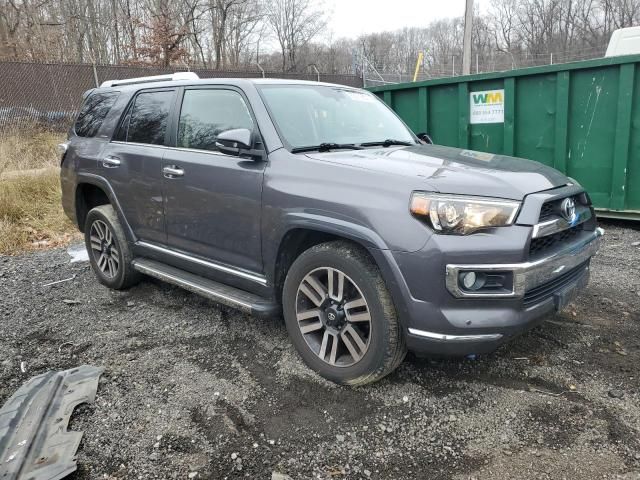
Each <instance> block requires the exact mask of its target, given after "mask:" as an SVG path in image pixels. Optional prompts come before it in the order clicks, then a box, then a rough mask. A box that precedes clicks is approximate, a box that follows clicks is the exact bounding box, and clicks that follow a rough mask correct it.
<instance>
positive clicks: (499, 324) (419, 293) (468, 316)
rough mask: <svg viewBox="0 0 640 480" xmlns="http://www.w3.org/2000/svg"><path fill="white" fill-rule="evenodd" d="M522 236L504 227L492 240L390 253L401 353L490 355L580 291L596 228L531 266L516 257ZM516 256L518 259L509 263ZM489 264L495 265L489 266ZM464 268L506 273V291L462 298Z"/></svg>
mask: <svg viewBox="0 0 640 480" xmlns="http://www.w3.org/2000/svg"><path fill="white" fill-rule="evenodd" d="M530 234H531V230H530V228H526V227H510V228H509V229H504V230H503V231H502V232H501V236H500V238H499V239H498V240H497V239H496V237H495V235H486V236H482V235H477V236H475V238H473V239H471V238H466V239H460V238H453V237H446V236H433V237H432V240H431V241H430V242H429V243H428V244H427V245H426V246H425V247H424V248H423V249H422V250H421V251H419V252H413V253H400V252H393V253H392V256H393V261H394V262H395V266H397V272H396V273H397V276H396V282H395V283H396V285H395V286H394V288H392V290H395V291H396V292H400V293H399V295H400V296H401V297H402V298H401V299H400V300H399V301H398V302H396V303H397V304H398V305H401V306H400V308H399V310H400V313H401V318H402V319H403V322H404V326H405V328H406V330H405V331H406V340H407V345H408V347H409V349H410V350H412V351H414V352H416V353H419V354H421V353H422V354H428V355H448V356H450V355H453V356H460V355H468V354H481V353H488V352H491V351H493V350H495V349H496V348H497V347H498V346H500V345H501V344H502V343H504V342H506V341H508V340H509V339H510V338H513V337H514V336H517V335H519V334H521V333H523V332H525V331H527V330H528V329H530V328H532V327H534V326H535V325H537V324H538V323H540V322H541V321H543V320H544V318H545V316H547V315H548V314H550V313H552V312H554V311H557V310H559V309H561V308H562V307H564V306H565V305H566V303H567V301H568V295H565V293H567V292H569V293H571V294H573V293H575V292H577V291H579V290H580V289H582V288H583V287H585V286H586V284H587V283H588V280H589V275H590V259H591V257H592V256H593V255H595V253H596V252H597V250H598V248H599V247H600V244H601V240H602V235H603V230H601V229H596V230H594V231H585V232H584V233H583V234H582V235H581V236H580V237H578V238H577V239H576V240H575V241H574V242H572V243H570V244H567V245H565V246H563V247H562V248H561V249H559V250H556V251H554V252H553V253H551V254H549V255H548V256H546V257H544V258H541V259H536V260H533V261H529V260H524V259H522V258H523V257H524V256H525V253H524V252H523V251H522V245H523V244H525V243H526V239H527V238H528V237H529V235H530ZM471 242H473V245H471V244H470V243H471ZM518 257H519V258H520V259H521V260H520V261H514V260H517V259H518ZM495 259H500V260H503V261H501V262H496V263H491V260H495ZM469 260H470V261H469ZM474 260H475V261H474ZM476 262H478V263H476ZM480 262H484V263H480ZM464 270H489V271H491V270H496V271H505V270H509V271H512V272H513V278H514V281H513V286H512V290H511V291H509V292H506V293H500V294H494V295H493V296H492V295H486V294H483V295H482V296H479V295H474V294H471V295H467V294H466V292H462V291H461V290H460V288H459V287H458V286H457V285H456V284H457V278H458V272H460V271H464ZM444 272H446V277H445V276H444V275H443V273H444ZM443 277H445V278H444V279H443ZM438 279H443V280H440V281H438ZM451 279H455V280H456V281H455V282H453V281H452V280H451ZM440 282H442V283H440ZM395 298H396V295H395V294H394V301H395Z"/></svg>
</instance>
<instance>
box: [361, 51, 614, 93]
mask: <svg viewBox="0 0 640 480" xmlns="http://www.w3.org/2000/svg"><path fill="white" fill-rule="evenodd" d="M606 50H607V45H601V46H596V47H587V48H582V49H580V50H576V51H567V52H559V53H551V52H550V53H527V52H524V53H509V52H499V51H493V52H489V53H485V54H483V55H473V56H472V58H471V73H472V74H476V73H490V72H501V71H506V70H515V69H518V68H527V67H538V66H542V65H553V64H557V63H569V62H578V61H581V60H590V59H593V58H600V57H603V56H604V54H605V52H606ZM412 68H413V67H412ZM413 75H414V73H413V70H412V71H411V72H406V71H403V72H396V71H393V70H392V69H390V68H389V66H387V65H383V64H370V65H367V68H365V79H364V84H365V86H366V87H377V86H381V85H388V84H392V83H405V82H412V81H413ZM459 75H462V57H461V56H460V55H451V56H450V57H449V58H447V60H446V61H444V62H440V63H430V62H428V61H427V60H426V59H425V61H424V64H423V65H421V67H420V73H419V74H418V76H417V78H416V81H423V80H431V79H435V78H448V77H456V76H459Z"/></svg>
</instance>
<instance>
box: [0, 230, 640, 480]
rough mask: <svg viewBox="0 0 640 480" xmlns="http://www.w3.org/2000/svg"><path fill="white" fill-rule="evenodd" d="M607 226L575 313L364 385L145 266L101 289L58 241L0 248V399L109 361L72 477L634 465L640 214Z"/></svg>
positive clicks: (429, 472) (415, 473)
mask: <svg viewBox="0 0 640 480" xmlns="http://www.w3.org/2000/svg"><path fill="white" fill-rule="evenodd" d="M603 226H604V228H605V229H606V230H607V234H606V243H605V246H604V248H603V250H602V251H601V253H600V254H599V256H598V257H597V258H596V259H595V260H594V262H593V267H592V280H591V284H590V286H589V287H588V288H587V290H586V291H584V292H583V293H582V295H581V296H580V297H578V299H577V301H576V303H575V304H573V305H571V306H570V307H569V309H568V310H566V311H565V312H563V313H562V314H558V315H555V316H551V317H549V318H548V319H547V321H546V322H544V323H543V324H542V325H541V326H540V327H538V328H536V329H535V330H533V331H531V332H530V333H528V334H526V335H524V336H522V337H520V338H519V339H517V340H515V341H514V342H512V343H511V344H509V345H507V346H505V347H503V348H501V349H500V350H499V351H498V352H496V353H495V354H492V355H488V356H484V357H480V358H478V359H476V360H470V359H454V360H427V359H417V358H414V357H411V356H410V357H409V358H407V360H406V361H405V362H404V363H403V365H402V366H401V367H400V368H399V369H398V371H397V372H395V373H394V374H392V375H390V376H389V377H387V378H386V379H384V380H383V381H381V382H379V383H377V384H375V385H371V386H367V387H360V388H347V387H338V386H335V385H333V384H330V383H328V382H326V381H324V380H322V379H321V378H319V377H318V376H316V375H315V374H313V373H311V372H310V371H309V370H307V369H306V368H305V366H304V365H303V364H302V363H301V361H300V360H299V358H298V356H297V355H296V353H295V352H294V350H293V349H292V347H291V345H290V344H289V341H288V339H287V335H286V330H285V327H284V324H283V322H282V320H278V319H275V320H271V321H264V320H257V319H255V318H251V317H247V316H245V315H241V314H238V313H237V312H235V311H233V310H229V309H223V308H220V307H219V306H217V305H216V304H213V303H211V302H209V301H207V300H204V299H202V298H199V297H197V296H195V295H193V294H190V293H188V292H186V291H183V290H181V289H179V288H174V287H171V286H168V285H165V284H161V283H159V282H155V281H151V280H147V281H144V282H143V283H141V284H140V285H138V286H136V287H135V288H133V289H131V290H130V291H127V292H122V293H120V292H113V291H109V290H107V289H106V288H104V287H102V286H100V285H99V284H98V283H97V281H96V280H95V279H94V276H93V274H92V273H91V271H90V269H89V266H88V264H87V263H73V264H72V263H69V255H68V254H67V252H66V250H65V249H58V250H51V251H42V252H37V253H32V254H29V255H23V256H19V257H0V404H2V403H4V402H5V401H6V400H7V399H8V397H9V396H10V395H11V394H12V393H13V392H14V391H15V390H16V389H17V388H18V387H19V386H20V385H21V384H22V383H23V382H24V381H26V380H27V379H28V378H29V377H31V376H33V375H36V374H39V373H42V372H45V371H47V370H52V369H54V370H59V369H68V368H71V367H74V366H77V365H82V364H91V365H97V366H103V367H105V373H104V375H103V376H102V378H101V381H100V385H99V388H98V395H97V400H96V403H95V404H94V405H90V406H88V405H84V406H81V407H79V408H78V409H77V410H76V414H75V415H74V417H73V419H72V423H71V428H72V429H74V430H81V431H84V439H83V441H82V444H81V446H80V449H79V452H78V467H79V468H78V472H77V473H75V474H74V475H72V476H71V477H70V478H75V479H76V480H79V479H98V478H101V479H103V478H106V479H114V478H127V479H130V478H131V479H133V478H138V479H147V478H150V479H151V478H159V479H171V478H211V479H224V478H251V479H270V478H287V477H284V476H279V475H278V474H283V475H284V474H286V475H289V476H290V477H291V478H293V479H308V478H320V479H330V478H336V479H341V478H349V479H360V478H364V479H366V478H372V479H412V478H419V479H427V478H428V479H444V478H454V479H470V478H477V479H480V478H482V479H484V478H491V479H496V478H500V479H504V478H536V479H538V478H539V479H547V478H548V479H560V478H568V479H596V478H597V479H600V478H621V479H622V478H624V479H638V478H640V368H639V365H640V226H638V225H637V224H636V225H635V226H634V224H631V223H628V224H612V223H604V224H603ZM71 277H74V278H73V279H72V280H69V281H66V282H62V283H58V284H56V285H52V286H44V284H46V283H48V282H52V281H56V280H63V279H67V278H71ZM69 342H70V343H69ZM21 362H24V366H25V367H26V373H22V372H21V368H20V365H21Z"/></svg>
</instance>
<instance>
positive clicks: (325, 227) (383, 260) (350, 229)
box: [270, 214, 408, 323]
mask: <svg viewBox="0 0 640 480" xmlns="http://www.w3.org/2000/svg"><path fill="white" fill-rule="evenodd" d="M336 240H345V241H348V242H351V243H353V244H354V245H356V246H358V247H360V248H362V249H363V250H364V251H365V252H366V253H367V254H368V255H369V256H370V257H371V259H372V260H373V262H374V263H375V264H376V266H377V267H378V269H379V270H380V274H381V275H382V278H383V279H384V281H385V284H386V285H387V288H388V289H389V292H390V293H391V297H392V299H393V302H394V304H395V306H396V310H397V313H398V316H399V318H400V321H401V322H402V323H404V319H405V318H406V315H407V312H408V310H407V308H406V302H405V299H404V294H403V291H402V288H401V285H404V278H403V277H402V275H401V273H400V269H399V267H398V265H397V264H396V263H395V260H394V259H393V255H392V254H391V253H390V251H389V250H388V248H387V246H386V244H385V243H384V241H383V240H382V238H381V237H380V236H379V235H377V234H376V233H375V232H373V231H371V230H370V229H368V228H366V227H363V226H362V225H355V224H350V223H348V222H346V221H344V220H337V221H336V220H335V219H326V218H321V217H319V216H317V215H309V214H307V215H303V216H301V217H298V218H296V219H295V221H292V222H290V223H289V224H288V228H287V229H285V230H284V232H283V233H282V235H281V236H280V240H279V242H278V248H277V249H276V251H275V255H274V257H273V259H272V265H271V268H270V271H271V278H272V281H273V286H274V295H275V299H276V301H277V302H279V303H281V302H282V289H283V286H284V280H285V278H286V276H287V273H288V271H289V268H290V267H291V265H292V264H293V262H294V261H295V259H296V258H298V256H299V255H300V254H301V253H302V252H304V251H305V250H308V249H309V248H311V247H313V246H315V245H318V244H320V243H325V242H329V241H336ZM405 287H406V285H405ZM405 291H407V290H405Z"/></svg>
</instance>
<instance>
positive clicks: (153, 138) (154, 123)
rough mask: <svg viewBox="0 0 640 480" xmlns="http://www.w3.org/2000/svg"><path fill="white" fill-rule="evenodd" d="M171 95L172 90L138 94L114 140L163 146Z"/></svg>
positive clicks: (171, 99)
mask: <svg viewBox="0 0 640 480" xmlns="http://www.w3.org/2000/svg"><path fill="white" fill-rule="evenodd" d="M173 93H174V92H173V90H163V91H161V92H143V93H140V94H138V96H136V98H135V100H134V103H133V105H132V106H131V108H129V110H128V111H127V113H126V114H125V116H124V119H123V122H122V125H121V126H120V130H119V131H118V134H117V135H116V139H117V140H121V141H125V142H134V143H149V144H151V145H163V144H164V137H165V134H166V132H167V122H168V119H169V112H170V111H171V103H172V101H173Z"/></svg>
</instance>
